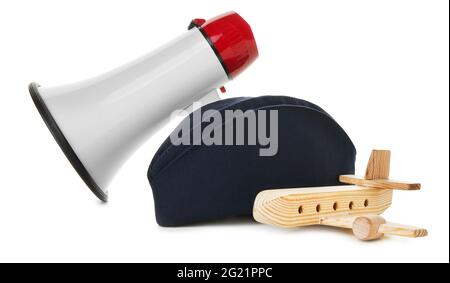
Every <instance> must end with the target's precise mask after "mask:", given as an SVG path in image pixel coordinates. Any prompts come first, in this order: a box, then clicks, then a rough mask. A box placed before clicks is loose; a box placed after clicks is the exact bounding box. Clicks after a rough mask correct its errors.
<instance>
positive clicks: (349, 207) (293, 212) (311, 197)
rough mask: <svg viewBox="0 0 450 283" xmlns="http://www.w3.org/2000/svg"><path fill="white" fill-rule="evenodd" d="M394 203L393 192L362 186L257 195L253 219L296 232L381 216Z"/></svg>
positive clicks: (270, 192) (277, 191) (286, 190)
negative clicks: (326, 221) (329, 220)
mask: <svg viewBox="0 0 450 283" xmlns="http://www.w3.org/2000/svg"><path fill="white" fill-rule="evenodd" d="M391 203H392V190H383V189H374V188H366V187H360V186H334V187H315V188H299V189H280V190H267V191H263V192H261V193H259V194H258V195H257V197H256V199H255V203H254V207H253V217H254V218H255V220H256V221H258V222H261V223H265V224H270V225H275V226H280V227H286V228H289V227H291V228H292V227H299V226H307V225H318V224H321V219H323V218H324V217H330V216H349V215H356V216H358V215H365V214H381V213H382V212H384V211H385V210H386V209H387V208H389V207H390V206H391Z"/></svg>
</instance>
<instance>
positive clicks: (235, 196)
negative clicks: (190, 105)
mask: <svg viewBox="0 0 450 283" xmlns="http://www.w3.org/2000/svg"><path fill="white" fill-rule="evenodd" d="M237 109H240V110H242V111H243V112H245V111H247V110H261V109H266V110H277V111H278V148H277V149H278V151H277V153H276V154H275V155H273V156H260V149H261V146H260V145H234V146H230V145H228V146H224V145H210V146H207V145H204V144H201V145H178V146H175V145H173V144H172V143H171V140H170V138H167V140H166V141H165V142H164V143H163V144H162V145H161V147H160V148H159V150H158V151H157V153H156V154H155V156H154V157H153V160H152V162H151V164H150V168H149V170H148V178H149V181H150V185H151V187H152V190H153V196H154V200H155V210H156V220H157V222H158V224H159V225H161V226H180V225H186V224H192V223H196V222H205V221H212V220H218V219H224V218H230V217H235V216H251V214H252V208H253V202H254V199H255V197H256V195H257V194H258V193H259V192H260V191H262V190H266V189H277V188H293V187H313V186H328V185H338V184H339V181H338V176H339V175H341V174H354V165H355V158H356V150H355V147H354V145H353V143H352V141H351V140H350V138H349V137H348V136H347V134H346V133H345V132H344V130H343V129H342V128H341V127H340V126H339V125H338V123H337V122H336V121H335V120H334V119H333V118H332V117H331V116H330V115H329V114H327V113H326V112H325V111H324V110H323V109H321V108H320V107H318V106H317V105H314V104H312V103H309V102H307V101H304V100H300V99H296V98H292V97H285V96H262V97H256V98H250V97H245V98H231V99H226V100H221V101H218V102H214V103H211V104H208V105H205V106H204V107H202V108H201V109H199V110H197V111H201V112H203V113H204V112H205V111H207V110H217V111H219V113H221V114H222V117H226V115H223V114H224V112H225V110H237ZM197 111H196V112H194V113H199V112H197ZM186 119H189V121H190V125H191V126H190V131H191V132H192V131H194V130H195V129H197V127H200V129H204V128H205V127H206V126H207V125H208V123H201V124H200V125H198V124H197V125H195V124H194V123H193V113H192V114H190V115H189V116H188V117H186ZM186 119H185V121H184V122H186V121H187V120H186ZM258 119H259V118H258ZM268 121H269V119H267V124H269V122H268ZM230 122H233V123H235V121H227V120H226V119H224V121H223V123H222V127H225V124H227V123H230ZM182 123H183V122H182ZM267 128H268V129H269V125H267ZM246 130H248V128H246ZM179 131H180V129H179V128H177V129H176V132H177V133H178V132H179ZM234 131H235V132H234V134H236V127H234ZM222 132H223V133H225V130H223V131H222ZM246 134H248V133H246ZM247 138H248V136H246V140H247Z"/></svg>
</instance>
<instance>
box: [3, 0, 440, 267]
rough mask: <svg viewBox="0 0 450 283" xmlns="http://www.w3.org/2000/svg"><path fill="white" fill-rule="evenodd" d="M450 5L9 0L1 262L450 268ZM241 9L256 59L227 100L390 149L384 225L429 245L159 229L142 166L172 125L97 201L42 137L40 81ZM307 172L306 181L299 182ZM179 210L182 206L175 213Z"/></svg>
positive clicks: (78, 72)
mask: <svg viewBox="0 0 450 283" xmlns="http://www.w3.org/2000/svg"><path fill="white" fill-rule="evenodd" d="M448 5H449V3H448V1H445V0H441V1H411V0H407V1H392V0H389V1H280V0H277V1H260V0H259V1H250V0H247V1H244V0H241V1H225V0H221V1H219V0H215V1H206V0H204V1H196V0H190V1H170V0H165V1H131V0H127V1H111V0H108V1H81V0H76V1H56V0H55V1H31V0H30V1H23V0H16V1H2V2H1V4H0V82H1V85H0V86H1V91H0V95H1V98H2V102H1V104H0V123H1V140H0V143H1V146H0V159H1V162H0V261H20V262H22V261H38V262H41V261H44V262H45V261H151V262H154V261H169V262H171V261H240V262H242V261H243V262H252V261H256V262H266V261H268V262H273V261H275V262H279V261H294V262H309V261H333V262H334V261H336V262H347V261H357V262H372V261H389V262H395V261H408V262H409V261H411V262H416V261H427V262H428V261H444V262H448V260H449V246H448V243H449V219H448V217H449V216H448V215H449V193H448V192H449V175H448V169H449V168H448V167H449V152H448V148H449V135H448V126H449V125H448V121H449V120H448V119H449V106H448V102H449V101H448V100H449V80H448V76H449V57H448V56H449V37H448V32H449V30H448V28H449V14H448V11H449V7H448ZM228 10H236V11H237V12H238V13H240V14H241V15H242V16H243V17H244V18H245V19H246V20H247V21H248V22H249V23H250V25H251V26H252V28H253V31H254V34H255V37H256V40H257V43H258V46H259V52H260V58H259V59H258V60H257V61H256V62H255V64H254V65H252V66H251V67H250V68H249V69H248V70H247V71H246V72H244V73H243V74H242V75H241V76H240V77H238V78H237V79H236V80H235V81H233V82H231V83H229V84H228V85H227V89H228V92H227V93H226V94H225V95H224V97H235V96H258V95H266V94H271V95H290V96H295V97H299V98H303V99H306V100H310V101H311V102H315V103H317V104H318V105H320V106H322V107H323V108H324V109H325V110H326V111H328V112H329V113H330V114H332V115H333V116H334V118H335V119H336V120H337V121H338V122H339V123H340V124H341V125H342V127H343V128H344V129H345V130H346V131H347V133H348V134H349V136H350V137H351V138H352V140H353V142H354V143H355V145H356V147H357V150H358V158H357V170H358V173H363V171H364V169H365V165H366V162H367V158H368V156H369V154H370V150H371V149H372V148H387V149H391V150H392V151H393V156H392V164H391V165H392V167H391V176H392V177H393V178H395V179H402V180H411V181H419V182H421V183H422V185H423V189H422V191H419V192H395V197H394V202H393V206H392V208H390V209H389V210H388V211H387V212H386V213H385V217H386V218H387V219H388V220H390V221H394V222H400V223H404V224H411V225H416V226H423V227H426V228H428V229H429V232H430V236H429V237H427V238H423V239H405V238H394V237H392V238H391V237H389V238H385V239H383V240H381V241H377V242H371V243H365V242H359V241H357V240H356V239H355V238H353V236H351V234H349V233H347V232H343V231H341V230H338V229H332V228H322V227H311V228H299V229H295V230H283V229H278V228H273V227H269V226H265V225H262V224H256V223H251V222H249V221H245V220H237V221H236V220H227V221H223V222H219V223H210V224H202V225H196V226H190V227H183V228H162V227H159V226H158V225H157V224H156V222H155V217H154V207H153V197H152V192H151V189H150V186H149V184H148V181H147V177H146V171H147V168H148V164H149V162H150V160H151V158H152V156H153V154H154V152H155V151H156V150H157V148H158V147H159V145H160V144H161V142H162V141H163V139H165V137H166V136H167V135H168V134H169V132H170V130H171V129H172V128H173V126H174V125H169V126H168V127H166V128H165V129H163V130H162V131H160V132H158V134H157V135H156V136H154V137H153V138H151V139H150V140H149V141H148V143H146V144H145V145H144V146H143V147H142V148H141V149H140V150H139V151H138V152H136V154H135V155H134V156H132V157H131V158H130V160H129V162H127V163H126V164H125V165H124V167H123V168H122V170H121V171H120V173H119V174H118V176H117V177H116V179H115V180H114V182H113V184H112V186H111V187H110V189H109V191H110V202H109V203H107V204H102V203H100V202H99V201H98V200H97V199H96V198H95V196H94V195H93V194H92V193H91V192H90V191H89V190H88V189H87V188H86V187H85V186H84V184H83V182H82V181H81V179H80V178H79V177H78V175H77V174H76V173H75V171H74V170H73V169H72V167H71V166H70V164H69V162H68V161H67V160H66V159H65V157H64V155H63V154H62V152H61V151H60V149H59V148H58V146H57V144H56V143H55V142H54V140H53V138H52V137H51V135H50V133H49V131H48V130H47V129H46V127H45V125H44V123H43V121H42V119H41V117H40V116H39V114H38V112H37V111H36V109H35V106H34V105H33V103H32V100H31V98H30V96H29V93H28V90H27V86H28V83H29V82H31V81H36V82H39V83H40V84H41V85H46V86H51V85H60V84H65V83H69V82H73V81H77V80H79V79H83V78H88V77H91V76H94V75H97V74H100V73H102V72H104V71H107V70H109V69H112V68H115V67H116V66H119V65H121V64H123V63H126V62H127V61H130V60H132V59H134V58H136V57H138V56H140V55H142V54H145V53H147V52H149V51H151V50H153V49H154V48H156V47H158V46H159V45H162V44H163V43H165V42H166V41H168V40H170V39H172V38H174V37H176V36H178V35H179V34H181V33H183V32H184V31H185V30H186V27H187V25H188V23H189V21H190V20H191V19H192V18H196V17H203V18H209V17H212V16H215V15H217V14H220V13H222V12H225V11H228ZM299 174H301V172H299ZM180 213H183V212H180Z"/></svg>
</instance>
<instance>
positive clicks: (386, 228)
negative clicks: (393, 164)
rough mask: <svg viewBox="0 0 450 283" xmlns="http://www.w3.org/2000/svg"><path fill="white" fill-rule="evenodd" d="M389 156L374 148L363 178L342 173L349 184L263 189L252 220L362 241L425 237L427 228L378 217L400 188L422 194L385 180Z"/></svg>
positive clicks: (409, 186)
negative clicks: (342, 233)
mask: <svg viewBox="0 0 450 283" xmlns="http://www.w3.org/2000/svg"><path fill="white" fill-rule="evenodd" d="M390 157H391V153H390V151H388V150H373V151H372V154H371V156H370V159H369V163H368V165H367V169H366V174H365V177H364V178H362V177H357V176H354V175H341V176H339V181H341V182H342V183H346V184H351V185H342V186H331V187H314V188H298V189H281V190H266V191H262V192H260V193H259V194H258V195H257V197H256V199H255V203H254V207H253V217H254V218H255V220H256V221H258V222H261V223H264V224H270V225H275V226H279V227H284V228H291V227H300V226H309V225H327V226H334V227H340V228H347V229H352V230H353V234H354V235H355V236H356V237H357V238H358V239H360V240H375V239H379V238H381V237H382V236H383V235H384V234H389V235H397V236H403V237H411V238H417V237H425V236H427V235H428V232H427V230H426V229H422V228H417V227H412V226H405V225H400V224H395V223H389V222H386V221H385V220H384V218H382V217H381V216H379V215H380V214H381V213H383V212H384V211H385V210H386V209H388V208H389V207H390V206H391V204H392V193H393V190H394V189H398V190H420V184H419V183H409V182H399V181H393V180H389V167H390Z"/></svg>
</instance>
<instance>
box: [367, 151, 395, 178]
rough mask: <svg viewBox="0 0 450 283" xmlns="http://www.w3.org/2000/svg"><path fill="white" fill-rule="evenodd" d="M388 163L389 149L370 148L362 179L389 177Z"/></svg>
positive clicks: (389, 160)
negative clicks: (370, 151)
mask: <svg viewBox="0 0 450 283" xmlns="http://www.w3.org/2000/svg"><path fill="white" fill-rule="evenodd" d="M390 163H391V152H390V151H389V150H372V154H371V155H370V158H369V162H368V163H367V168H366V174H365V176H364V179H366V180H376V179H389V170H390Z"/></svg>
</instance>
